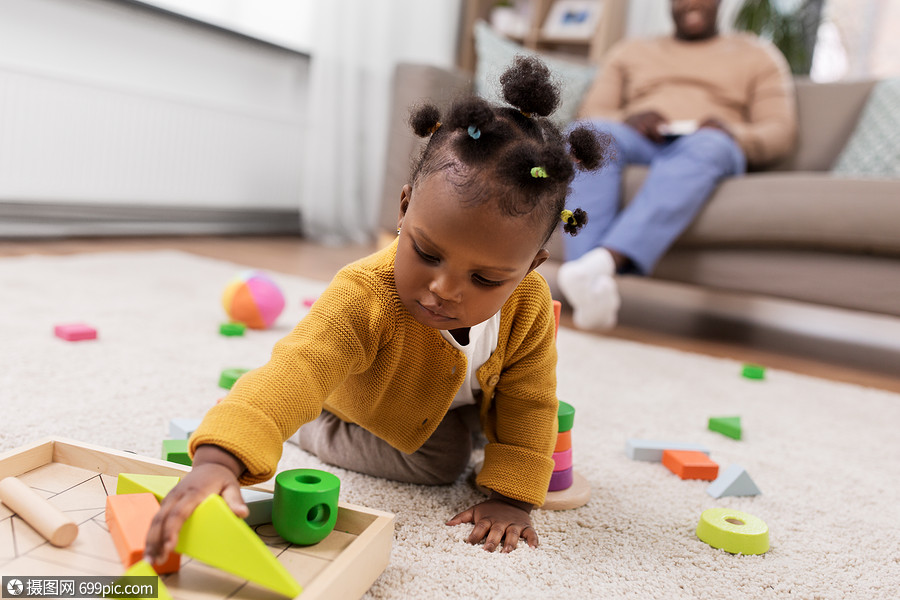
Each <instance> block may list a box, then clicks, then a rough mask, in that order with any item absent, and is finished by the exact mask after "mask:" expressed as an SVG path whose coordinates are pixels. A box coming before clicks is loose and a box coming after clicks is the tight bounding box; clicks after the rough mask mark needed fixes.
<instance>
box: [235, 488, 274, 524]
mask: <svg viewBox="0 0 900 600" xmlns="http://www.w3.org/2000/svg"><path fill="white" fill-rule="evenodd" d="M241 498H243V500H244V504H246V505H247V508H249V509H250V514H249V515H247V516H246V517H244V522H245V523H247V525H249V526H250V527H256V526H257V525H264V524H265V523H271V522H272V502H273V499H274V498H275V494H273V493H272V492H261V491H259V490H248V489H246V488H242V489H241Z"/></svg>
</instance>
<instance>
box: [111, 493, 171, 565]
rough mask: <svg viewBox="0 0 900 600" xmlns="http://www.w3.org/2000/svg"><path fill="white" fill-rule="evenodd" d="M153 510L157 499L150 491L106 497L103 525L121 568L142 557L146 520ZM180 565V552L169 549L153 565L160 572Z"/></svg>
mask: <svg viewBox="0 0 900 600" xmlns="http://www.w3.org/2000/svg"><path fill="white" fill-rule="evenodd" d="M157 512H159V501H158V500H157V499H156V496H154V495H153V494H150V493H142V494H118V495H115V496H107V497H106V525H107V526H108V527H109V533H110V534H111V535H112V539H113V542H115V544H116V550H118V552H119V559H120V560H121V561H122V564H123V565H125V568H128V567H130V566H131V565H133V564H134V563H136V562H138V561H139V560H141V559H142V558H143V557H144V543H145V542H146V541H147V532H148V531H149V530H150V521H152V520H153V516H154V515H155V514H156V513H157ZM180 566H181V555H180V554H176V553H174V552H173V553H172V554H171V555H170V556H169V559H168V560H167V561H166V562H165V563H164V564H162V565H154V567H153V568H154V569H156V572H157V573H160V574H162V573H174V572H175V571H177V570H178V568H179V567H180Z"/></svg>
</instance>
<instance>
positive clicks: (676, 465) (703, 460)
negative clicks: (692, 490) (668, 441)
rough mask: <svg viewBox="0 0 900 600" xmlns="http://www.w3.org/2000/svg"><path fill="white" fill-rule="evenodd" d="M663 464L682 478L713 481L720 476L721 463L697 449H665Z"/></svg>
mask: <svg viewBox="0 0 900 600" xmlns="http://www.w3.org/2000/svg"><path fill="white" fill-rule="evenodd" d="M662 464H664V465H665V466H666V467H667V468H668V469H669V470H670V471H672V472H673V473H675V474H676V475H678V476H679V477H681V478H682V479H703V480H705V481H713V480H714V479H715V478H716V477H718V476H719V465H718V464H716V463H715V462H713V461H712V460H710V458H709V457H708V456H707V455H706V454H704V453H703V452H697V451H696V450H663V454H662Z"/></svg>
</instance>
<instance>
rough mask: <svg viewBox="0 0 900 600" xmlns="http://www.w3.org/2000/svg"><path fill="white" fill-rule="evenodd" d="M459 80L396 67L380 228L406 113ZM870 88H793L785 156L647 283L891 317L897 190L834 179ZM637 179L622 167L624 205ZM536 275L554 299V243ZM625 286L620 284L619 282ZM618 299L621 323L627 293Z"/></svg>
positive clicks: (404, 159) (638, 170)
mask: <svg viewBox="0 0 900 600" xmlns="http://www.w3.org/2000/svg"><path fill="white" fill-rule="evenodd" d="M472 85H473V77H472V75H470V74H467V73H463V72H461V71H456V70H450V69H444V68H438V67H433V66H427V65H419V64H410V63H406V64H400V65H399V66H398V67H397V69H396V72H395V79H394V84H393V86H394V101H393V105H392V106H393V109H392V110H393V112H392V114H391V116H390V141H389V147H388V157H387V161H386V163H387V167H386V172H385V177H384V191H383V199H384V200H383V203H382V207H381V213H380V215H381V216H380V224H381V226H382V227H383V229H384V230H385V231H386V232H393V231H394V230H395V229H396V223H397V213H398V206H399V197H400V188H401V187H402V185H403V184H404V183H406V181H407V178H408V175H409V170H410V163H411V162H412V160H413V159H414V158H415V156H416V155H417V153H418V151H419V148H420V147H421V146H420V145H421V143H422V141H421V140H420V139H419V138H417V137H416V136H415V135H414V134H413V133H412V132H411V131H410V129H409V126H408V125H407V119H408V115H409V112H408V111H409V107H410V106H412V105H414V104H416V103H418V102H422V101H431V102H433V103H435V104H437V105H438V106H440V107H446V106H448V105H449V103H450V102H451V101H452V99H453V98H455V97H456V96H458V95H460V94H461V93H464V92H467V91H469V90H471V89H472ZM874 85H875V82H873V81H857V82H842V83H827V84H824V83H812V82H810V81H808V80H800V79H798V80H797V81H796V90H797V101H798V114H799V138H798V143H797V145H796V148H795V151H794V153H793V154H792V155H791V156H789V157H787V158H786V159H784V160H782V161H781V162H779V163H778V164H775V165H772V166H771V167H770V168H768V169H766V170H763V171H756V172H750V173H748V174H746V175H744V176H741V177H734V178H728V179H726V180H724V181H722V182H721V184H720V185H719V186H718V188H717V189H716V191H715V193H714V194H713V196H712V197H711V198H710V200H709V202H708V203H707V205H706V206H705V208H704V209H703V211H702V212H701V213H700V215H699V216H698V218H697V219H696V220H695V222H694V223H693V225H692V226H691V227H690V228H689V229H688V230H687V231H685V232H684V234H683V235H682V236H681V237H680V238H679V239H678V240H677V242H676V243H675V245H674V246H673V247H672V248H671V249H670V251H669V252H668V253H667V254H666V255H665V256H664V257H663V259H662V260H661V261H660V263H659V265H658V267H657V269H656V270H655V272H654V273H652V275H650V276H649V278H648V279H649V280H654V281H665V282H672V283H677V284H682V286H690V287H697V288H702V289H708V290H718V291H723V292H733V293H736V294H745V295H746V294H752V295H754V296H761V297H766V298H777V299H785V300H789V301H798V302H803V303H809V304H814V305H821V306H826V307H836V308H840V309H850V310H853V311H863V312H865V313H875V314H877V315H884V316H890V317H900V179H891V178H869V177H862V176H859V177H856V176H847V175H841V176H838V175H836V174H834V173H832V171H831V169H832V166H833V165H834V164H835V162H836V160H837V159H838V157H839V155H840V153H841V151H842V149H843V148H844V146H845V144H846V143H847V140H848V139H849V138H850V137H851V135H852V134H853V132H854V130H855V128H856V124H857V121H858V119H859V117H860V115H861V113H862V111H863V108H864V107H865V105H866V100H867V98H868V96H869V94H870V92H871V91H872V89H873V87H874ZM646 172H647V171H646V168H643V167H636V166H633V167H628V168H627V169H626V171H625V173H624V175H623V177H624V185H623V186H622V187H623V193H622V199H621V201H622V202H625V203H627V202H629V200H630V199H631V198H632V197H633V196H634V194H635V193H636V191H637V190H638V188H639V186H640V184H641V182H642V181H643V179H644V177H645V176H646ZM549 249H550V253H551V259H550V260H549V261H548V262H547V263H546V264H545V265H544V266H542V267H541V269H540V271H541V273H542V274H543V275H544V276H545V277H546V278H547V280H548V282H549V283H550V285H551V289H552V290H554V293H555V294H554V295H556V296H557V297H559V294H558V290H557V288H556V283H555V278H556V269H557V268H558V266H559V264H560V261H561V259H562V256H563V255H562V251H561V244H560V242H559V239H558V236H555V237H554V239H552V240H551V244H550V247H549ZM623 279H629V277H623ZM620 287H621V288H622V289H623V292H622V295H623V311H624V308H625V307H626V306H627V305H628V302H629V299H628V297H627V295H628V290H629V289H631V288H630V287H629V286H627V285H624V286H620Z"/></svg>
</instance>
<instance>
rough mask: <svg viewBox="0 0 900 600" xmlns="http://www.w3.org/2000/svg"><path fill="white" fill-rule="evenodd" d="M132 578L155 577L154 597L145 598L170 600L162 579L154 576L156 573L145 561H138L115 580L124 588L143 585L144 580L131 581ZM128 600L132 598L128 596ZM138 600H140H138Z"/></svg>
mask: <svg viewBox="0 0 900 600" xmlns="http://www.w3.org/2000/svg"><path fill="white" fill-rule="evenodd" d="M134 577H155V578H156V595H155V596H150V595H148V596H146V597H147V598H155V599H156V600H172V594H170V593H169V590H168V589H166V586H165V584H163V582H162V579H160V578H159V576H158V575H157V574H156V571H154V570H153V566H152V565H151V564H150V563H148V562H147V561H146V560H139V561H137V562H136V563H134V564H133V565H131V566H130V567H128V570H127V571H125V575H123V576H122V577H120V578H119V579H117V580H116V583H117V584H120V586H126V585H129V584H133V585H140V584H143V583H145V580H139V579H132V578H134ZM129 598H132V600H133V599H134V596H129ZM139 600H140V599H139Z"/></svg>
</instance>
